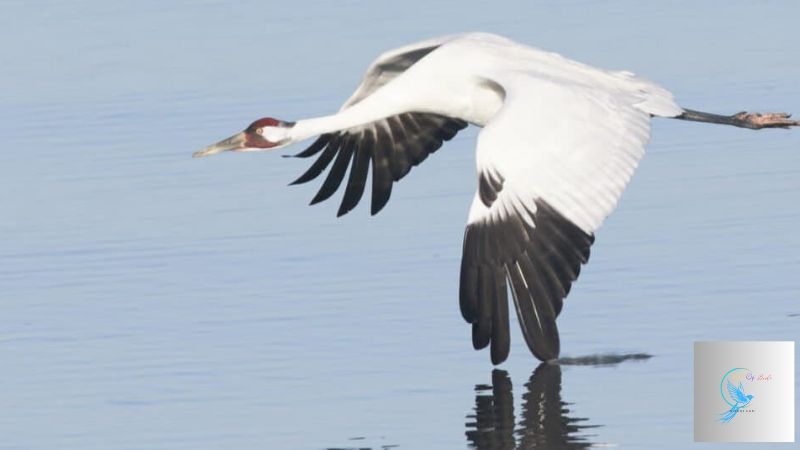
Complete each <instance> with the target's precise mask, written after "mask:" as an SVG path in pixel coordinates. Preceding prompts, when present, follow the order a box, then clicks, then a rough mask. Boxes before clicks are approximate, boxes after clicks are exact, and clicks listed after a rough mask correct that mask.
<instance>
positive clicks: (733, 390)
mask: <svg viewBox="0 0 800 450" xmlns="http://www.w3.org/2000/svg"><path fill="white" fill-rule="evenodd" d="M740 370H741V371H748V369H744V368H741V367H738V368H735V369H731V370H729V371H728V372H727V373H726V374H725V375H724V376H723V377H722V381H720V382H719V392H720V395H722V399H723V400H724V401H725V403H727V404H728V405H729V406H730V409H729V410H727V411H725V412H724V413H722V414H720V418H719V421H720V422H722V423H728V422H730V421H731V420H732V419H733V418H734V417H736V414H738V413H739V410H740V409H742V408H744V407H746V406H747V405H749V404H750V402H752V401H753V396H752V395H748V394H746V393H745V392H744V387H743V386H742V381H741V375H740V374H739V373H737V371H740ZM748 372H749V371H748ZM737 375H738V376H737ZM732 379H733V380H734V381H738V384H736V383H735V382H734V381H731V380H732ZM723 386H724V388H723Z"/></svg>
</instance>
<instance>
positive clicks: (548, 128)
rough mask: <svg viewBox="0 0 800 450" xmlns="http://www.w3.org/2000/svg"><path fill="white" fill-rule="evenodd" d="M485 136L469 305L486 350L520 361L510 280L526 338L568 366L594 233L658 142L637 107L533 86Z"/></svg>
mask: <svg viewBox="0 0 800 450" xmlns="http://www.w3.org/2000/svg"><path fill="white" fill-rule="evenodd" d="M503 84H504V88H505V89H506V91H507V94H506V102H505V104H504V106H503V107H502V109H501V110H500V112H498V114H497V116H495V117H494V118H493V119H492V121H491V122H490V123H489V124H488V125H487V126H486V127H485V128H484V130H483V131H482V132H481V133H480V136H479V138H478V150H477V165H478V180H479V181H478V191H477V192H476V194H475V198H474V200H473V203H472V208H471V209H470V214H469V220H468V223H467V228H466V231H465V235H464V250H463V251H464V253H463V258H462V262H461V281H460V283H461V289H460V299H459V300H460V306H461V312H462V315H463V316H464V319H465V320H467V321H468V322H470V323H472V327H473V328H472V337H473V344H474V346H475V348H482V347H485V346H487V345H489V343H491V356H492V361H493V362H494V363H495V364H498V363H500V362H502V361H503V360H505V358H506V357H507V355H508V351H509V330H508V327H509V325H508V306H507V299H506V280H508V281H509V282H510V286H511V292H512V294H513V297H514V303H515V305H516V309H517V316H518V318H519V321H520V326H521V327H522V331H523V335H524V336H525V340H526V342H527V344H528V347H529V348H530V349H531V351H532V352H533V354H534V355H535V356H536V357H537V358H539V359H542V360H549V359H553V358H556V357H558V354H559V337H558V328H557V327H556V321H555V320H556V317H557V316H558V314H559V312H560V311H561V307H562V304H563V299H564V297H566V295H567V294H568V293H569V290H570V287H571V285H572V282H573V281H574V280H575V279H576V278H577V277H578V273H579V272H580V268H581V264H583V263H585V262H586V261H587V260H588V258H589V248H590V246H591V245H592V242H593V241H594V234H593V233H594V231H595V230H596V229H597V227H598V226H599V225H600V223H601V222H602V221H603V219H604V218H605V217H606V216H607V215H608V214H609V213H610V212H611V211H612V210H613V209H614V207H615V205H616V202H617V200H618V199H619V196H620V194H621V192H622V190H623V188H624V187H625V185H626V184H627V182H628V180H629V179H630V177H631V175H632V174H633V171H634V170H635V168H636V165H637V163H638V160H639V159H640V158H641V156H642V154H643V152H644V145H645V143H646V142H647V140H648V138H649V129H650V128H649V115H648V114H647V113H645V112H643V111H641V110H639V109H637V108H636V107H635V106H633V105H634V104H635V100H636V99H634V98H626V97H625V96H623V95H621V94H619V93H609V92H607V91H599V90H593V89H592V88H590V87H585V86H575V85H568V84H564V83H556V82H550V81H547V80H543V79H537V78H533V77H530V78H528V77H525V76H522V77H520V78H515V79H514V80H512V81H511V82H506V83H503Z"/></svg>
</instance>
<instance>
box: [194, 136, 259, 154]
mask: <svg viewBox="0 0 800 450" xmlns="http://www.w3.org/2000/svg"><path fill="white" fill-rule="evenodd" d="M245 142H246V138H245V135H244V133H243V132H242V133H238V134H234V135H233V136H231V137H229V138H228V139H223V140H221V141H219V142H217V143H216V144H213V145H209V146H208V147H206V148H204V149H202V150H200V151H199V152H194V153H193V154H192V157H194V158H202V157H203V156H210V155H213V154H215V153H221V152H227V151H230V150H241V149H243V148H245V147H246V146H247V145H246V144H245Z"/></svg>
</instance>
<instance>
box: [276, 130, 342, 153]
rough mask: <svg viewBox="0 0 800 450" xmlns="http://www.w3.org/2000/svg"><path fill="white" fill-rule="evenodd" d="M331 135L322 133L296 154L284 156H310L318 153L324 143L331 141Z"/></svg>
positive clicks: (323, 146)
mask: <svg viewBox="0 0 800 450" xmlns="http://www.w3.org/2000/svg"><path fill="white" fill-rule="evenodd" d="M332 137H333V136H332V135H330V134H323V135H322V136H320V137H318V138H317V140H316V141H314V142H313V143H312V144H311V145H310V146H308V148H306V149H305V150H303V151H302V152H300V153H297V154H296V155H284V157H287V158H288V157H295V158H308V157H310V156H314V155H316V154H317V153H319V152H320V151H321V150H322V149H323V148H325V146H326V145H328V142H330V141H331V139H332Z"/></svg>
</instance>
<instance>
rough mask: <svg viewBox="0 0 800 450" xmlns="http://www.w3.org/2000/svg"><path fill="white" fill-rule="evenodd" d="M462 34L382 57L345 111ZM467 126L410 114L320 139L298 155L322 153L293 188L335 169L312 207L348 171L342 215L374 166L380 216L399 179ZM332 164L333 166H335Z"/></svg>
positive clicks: (374, 206) (433, 116)
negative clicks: (348, 169)
mask: <svg viewBox="0 0 800 450" xmlns="http://www.w3.org/2000/svg"><path fill="white" fill-rule="evenodd" d="M456 37H457V36H446V37H441V38H437V39H433V40H429V41H423V42H420V43H417V44H412V45H409V46H406V47H402V48H400V49H397V50H392V51H389V52H387V53H384V54H382V55H381V56H380V57H379V58H378V59H377V60H376V61H375V62H374V63H373V64H372V65H371V66H370V67H369V69H367V72H366V74H365V75H364V79H363V80H362V81H361V84H360V85H359V86H358V88H357V89H356V91H355V92H354V93H353V95H352V96H351V97H350V99H348V100H347V101H346V102H345V103H344V105H343V106H342V109H347V108H349V107H350V106H352V105H354V104H356V103H358V102H360V101H361V100H362V99H364V98H366V97H367V96H369V95H370V94H372V93H373V92H375V90H377V89H378V88H380V87H381V86H383V85H385V84H386V83H388V82H390V81H391V80H393V79H394V78H396V77H397V76H398V75H400V74H401V73H403V72H404V71H406V70H407V69H408V68H409V67H411V66H412V65H414V64H415V63H416V62H417V61H419V60H420V59H422V58H424V57H425V56H427V55H428V54H429V53H431V52H432V51H434V50H436V49H437V48H439V46H441V45H442V44H444V43H445V42H447V41H449V40H452V39H454V38H456ZM466 126H467V123H466V122H464V121H463V120H460V119H454V118H451V117H446V116H442V115H438V114H431V113H422V112H409V113H405V114H399V115H396V116H391V117H387V118H385V119H383V120H379V121H375V122H372V123H369V124H366V125H362V126H359V127H355V128H350V129H347V130H343V131H340V132H336V133H329V134H324V135H322V136H320V137H319V138H318V139H317V140H316V141H315V142H314V143H313V144H311V146H310V147H308V148H307V149H305V150H303V151H302V152H300V153H298V154H297V155H295V156H297V157H300V158H308V157H311V156H314V155H317V154H319V156H318V157H317V160H316V161H315V162H314V163H313V164H312V165H311V167H310V168H309V169H308V170H307V171H306V172H305V173H304V174H303V175H301V176H300V177H299V178H298V179H297V180H295V181H294V182H293V183H292V184H300V183H305V182H308V181H310V180H313V179H315V178H316V177H318V176H319V175H320V174H321V173H322V172H323V171H325V169H327V168H328V167H329V166H330V171H329V172H328V176H327V178H326V179H325V181H324V182H323V183H322V186H321V187H320V189H319V191H318V192H317V195H316V196H315V197H314V199H313V200H312V201H311V204H315V203H318V202H321V201H323V200H326V199H328V198H329V197H330V196H331V195H333V193H334V192H336V190H337V189H338V188H339V187H340V186H341V184H342V181H343V180H344V177H345V175H347V168H348V166H350V175H349V178H348V180H347V185H346V187H345V193H344V197H343V198H342V203H341V205H340V207H339V211H338V213H337V215H338V216H341V215H343V214H346V213H348V212H349V211H350V210H352V209H353V208H354V207H355V206H356V205H357V204H358V202H359V201H360V200H361V197H362V195H363V193H364V189H365V187H366V180H367V174H368V172H369V168H370V166H371V167H372V205H371V208H370V210H371V213H372V214H376V213H378V211H380V210H381V209H382V208H383V207H384V206H385V205H386V203H387V202H388V201H389V197H390V196H391V193H392V186H393V183H394V182H395V181H399V180H400V179H401V178H403V177H404V176H405V175H406V174H407V173H408V172H409V171H410V170H411V168H412V167H414V166H416V165H418V164H420V163H421V162H422V161H424V160H425V158H427V157H428V155H430V154H431V153H433V152H435V151H436V150H438V149H439V147H441V146H442V143H443V142H444V141H448V140H450V139H452V138H453V136H455V135H456V133H458V131H459V130H461V129H463V128H465V127H466ZM331 164H332V165H331Z"/></svg>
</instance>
